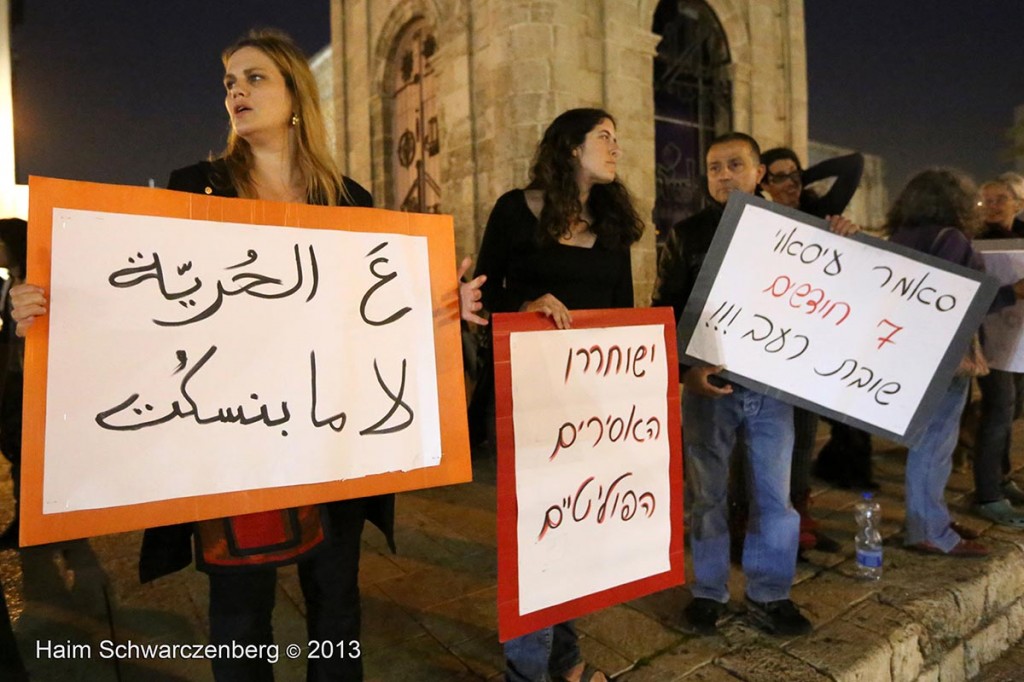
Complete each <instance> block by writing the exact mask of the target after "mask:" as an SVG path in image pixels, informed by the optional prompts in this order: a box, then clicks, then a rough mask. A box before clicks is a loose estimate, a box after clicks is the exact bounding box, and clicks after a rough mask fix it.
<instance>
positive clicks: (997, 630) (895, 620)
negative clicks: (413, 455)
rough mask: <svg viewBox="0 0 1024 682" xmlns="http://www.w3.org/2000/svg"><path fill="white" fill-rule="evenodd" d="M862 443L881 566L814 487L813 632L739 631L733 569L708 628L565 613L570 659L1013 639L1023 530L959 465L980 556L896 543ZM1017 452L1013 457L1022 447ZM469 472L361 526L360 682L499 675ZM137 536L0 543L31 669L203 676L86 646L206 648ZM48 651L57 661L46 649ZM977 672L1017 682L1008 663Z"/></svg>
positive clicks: (960, 489)
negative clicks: (573, 643)
mask: <svg viewBox="0 0 1024 682" xmlns="http://www.w3.org/2000/svg"><path fill="white" fill-rule="evenodd" d="M1021 431H1024V423H1020V422H1018V424H1017V425H1016V428H1015V442H1016V443H1018V444H1020V443H1021V442H1022V440H1021V438H1022V436H1024V433H1021ZM876 449H877V450H879V452H878V453H877V454H876V456H875V471H876V479H877V480H878V481H879V482H880V483H881V490H880V491H879V493H880V500H881V504H882V510H883V515H884V519H885V521H884V528H883V530H884V533H885V535H886V537H887V547H886V553H885V572H884V575H883V577H882V580H881V581H879V582H877V583H865V582H861V581H858V580H856V579H854V578H853V577H852V574H851V565H852V561H851V556H852V553H853V543H852V536H853V533H854V528H855V524H854V521H853V515H852V511H851V510H852V506H853V504H854V503H855V501H856V500H857V498H858V495H857V493H856V492H854V491H846V490H840V489H833V488H830V487H827V486H824V485H822V484H821V483H820V482H816V486H815V489H814V498H813V510H814V513H815V516H816V517H817V518H819V519H820V520H821V521H822V525H823V530H824V531H825V532H826V533H828V534H829V535H831V536H832V537H834V538H836V539H837V540H840V541H841V542H842V545H843V547H842V553H841V554H839V555H830V554H824V553H820V552H810V553H808V556H807V561H804V562H801V563H800V565H799V569H798V577H797V584H796V586H795V587H794V589H793V599H794V601H796V602H797V603H798V604H799V605H800V606H801V607H802V608H803V609H804V610H805V612H806V613H807V614H808V615H809V616H810V618H811V619H812V621H813V622H814V625H815V630H814V632H813V633H812V634H810V635H807V636H805V637H798V638H795V639H792V640H789V641H787V640H783V639H779V638H773V637H768V636H766V635H763V634H761V633H760V632H758V631H757V630H755V629H753V628H751V627H750V626H748V625H747V624H746V622H745V620H744V616H743V613H742V607H741V606H740V604H742V597H743V588H742V576H740V575H739V574H738V573H737V572H735V571H734V577H733V584H732V594H733V599H734V602H733V606H732V615H731V616H730V617H729V619H728V621H727V622H726V623H724V624H723V627H722V630H721V634H720V635H719V636H716V637H711V638H699V637H694V636H691V635H688V634H686V633H685V632H683V631H682V629H681V622H680V612H681V610H682V608H683V606H684V605H685V604H686V602H687V600H688V598H689V597H688V593H687V591H686V589H685V587H679V588H675V589H671V590H667V591H665V592H662V593H659V594H656V595H651V596H648V597H645V598H642V599H639V600H636V601H634V602H631V603H628V604H623V605H620V606H617V607H614V608H611V609H607V610H604V611H602V612H599V613H595V614H592V615H590V616H587V617H585V618H582V619H580V620H579V621H578V626H579V630H580V632H581V635H582V639H581V645H582V648H583V651H584V654H585V656H586V658H587V659H588V660H589V661H591V662H592V663H594V664H595V665H598V666H599V667H601V668H602V669H604V670H606V671H608V672H610V673H613V674H615V675H616V679H617V680H623V681H628V682H648V681H655V680H656V681H659V682H660V681H666V682H667V681H670V680H688V681H693V682H717V681H722V682H725V681H727V680H728V681H731V682H735V681H736V680H737V679H739V680H746V681H747V682H761V681H771V682H775V681H777V680H788V681H790V682H801V681H803V680H822V681H825V680H834V681H846V680H850V681H853V680H862V681H865V682H876V681H883V682H884V681H886V680H892V681H895V682H902V681H903V680H918V679H919V680H935V681H940V680H941V682H948V681H950V680H964V679H970V678H971V677H973V676H975V675H976V674H978V672H979V670H981V667H982V666H983V665H984V664H986V663H989V662H991V661H995V660H996V659H998V658H999V656H1000V655H1001V654H1002V653H1003V652H1004V651H1006V650H1007V649H1009V648H1010V647H1011V646H1012V645H1013V644H1014V643H1015V642H1018V641H1020V640H1021V638H1022V634H1024V596H1022V595H1024V561H1022V559H1024V533H1015V532H1012V531H1005V530H1001V529H998V528H994V527H991V525H990V524H989V523H988V522H985V521H982V520H980V519H976V518H974V517H972V516H970V514H969V512H968V509H969V505H970V499H969V496H968V493H969V491H970V489H971V487H972V486H971V477H970V474H969V473H954V475H953V477H952V479H951V481H950V485H949V489H948V499H949V501H950V505H951V508H952V509H953V510H954V513H955V515H956V517H957V518H958V520H960V521H961V522H963V523H965V524H967V525H969V526H971V527H973V528H976V529H977V530H982V531H984V537H983V539H984V541H985V542H986V543H987V544H989V545H990V546H991V547H992V548H993V550H994V551H993V554H992V556H991V557H989V558H988V559H985V560H969V559H953V558H946V557H938V556H921V555H917V554H913V553H911V552H908V551H906V550H904V549H902V548H901V547H900V546H899V537H898V534H899V530H900V526H901V523H902V520H903V509H902V497H903V485H902V477H903V462H904V452H903V451H902V450H900V449H898V448H895V447H891V446H888V445H887V444H884V443H883V444H877V443H876ZM1017 450H1018V452H1016V453H1015V466H1016V467H1018V468H1019V467H1020V466H1021V464H1022V461H1021V460H1022V458H1024V457H1022V456H1024V446H1020V445H1019V446H1018V447H1017ZM474 478H475V480H474V482H473V483H470V484H466V485H462V486H454V487H449V488H441V489H434V490H425V491H419V492H414V493H406V494H402V495H400V496H399V499H398V527H397V542H398V548H399V552H400V553H399V554H397V555H391V554H390V553H389V552H388V550H387V548H386V546H385V544H384V541H383V538H382V537H381V536H380V534H379V533H378V532H377V531H376V530H375V529H373V528H372V527H368V529H367V531H366V532H365V534H364V552H363V559H362V565H361V576H360V582H361V584H362V589H363V637H362V641H361V649H362V653H363V655H364V660H365V667H366V673H367V679H368V680H382V681H385V682H391V681H405V680H410V681H416V682H421V681H422V682H430V681H433V680H438V681H445V682H447V681H458V680H481V679H485V680H486V679H500V675H501V673H500V671H501V669H502V657H501V647H500V645H499V644H498V641H497V635H496V618H497V608H496V604H495V599H496V593H497V590H496V580H497V562H496V548H495V532H494V530H495V529H494V525H495V487H494V478H495V475H494V464H493V461H487V460H486V459H485V460H483V461H479V462H477V463H476V465H475V467H474ZM0 479H2V480H4V481H5V483H4V484H3V485H2V486H0V522H2V521H5V520H6V518H7V515H8V514H9V513H10V511H9V510H10V484H9V482H6V481H8V479H7V478H6V474H2V473H0ZM140 537H141V534H140V533H127V534H122V535H116V536H103V537H97V538H93V539H91V540H89V541H88V542H86V541H78V542H70V543H64V544H60V545H51V546H46V547H37V548H27V549H23V550H21V551H20V552H18V551H4V552H0V577H2V579H3V583H4V586H5V590H6V596H7V599H8V602H9V604H10V607H11V610H12V614H13V617H14V619H15V630H16V634H17V636H18V640H19V643H20V645H21V647H22V651H23V654H24V655H25V657H26V660H27V665H28V667H29V670H30V672H31V673H32V675H33V679H36V680H44V681H47V682H50V681H53V682H65V681H68V682H70V681H77V680H82V681H83V682H84V681H89V682H107V681H110V682H114V681H119V680H125V681H127V680H145V681H146V682H162V681H165V680H166V681H171V680H197V681H204V680H210V679H212V677H211V674H210V669H209V664H208V663H207V662H204V661H201V660H200V661H194V660H193V661H190V660H182V659H171V660H148V659H139V658H136V659H132V660H117V661H115V660H108V659H104V658H103V657H102V656H101V655H100V642H101V641H102V640H112V641H114V642H120V643H124V642H127V641H132V642H135V643H154V642H155V643H202V642H205V641H206V638H207V634H208V632H207V629H206V618H205V610H206V602H207V588H206V580H205V577H204V576H202V575H201V574H199V573H197V572H196V571H194V570H191V569H189V570H186V571H181V572H179V573H178V574H175V575H174V576H171V577H169V578H164V579H162V580H159V581H157V582H156V583H155V584H150V585H145V586H142V585H139V584H138V580H137V578H136V559H137V552H138V546H139V540H140ZM302 604H303V602H302V597H301V593H300V590H299V585H298V578H297V576H296V573H295V570H294V568H292V569H287V570H282V571H281V578H280V580H279V588H278V605H277V609H276V611H275V623H274V626H275V633H276V639H277V642H278V643H280V644H281V646H282V652H283V647H284V645H285V644H286V643H292V642H299V643H301V642H304V641H305V632H304V622H303V618H302V612H303V605H302ZM48 644H49V645H50V646H51V649H50V650H51V652H53V654H56V653H63V654H65V655H66V657H64V658H58V657H56V656H55V655H53V654H51V655H49V656H47V655H46V653H45V646H46V645H48ZM81 644H88V645H91V647H92V650H91V653H92V655H91V656H85V655H84V653H82V652H83V651H84V649H83V648H81V647H79V648H78V649H73V648H72V646H71V645H81ZM56 645H61V647H58V646H56ZM41 647H42V648H41ZM1018 649H1019V647H1018ZM37 653H38V654H39V655H37ZM74 653H77V654H78V656H77V657H75V658H70V657H69V656H70V655H72V654H74ZM1018 660H1019V659H1018ZM1010 665H1011V667H1012V663H1011V664H1010ZM303 667H304V666H303V664H302V662H301V661H292V660H288V659H287V658H286V657H285V656H284V655H283V653H282V655H281V660H280V661H279V662H278V663H277V664H276V665H275V671H276V673H277V679H278V680H279V682H280V681H284V682H287V681H289V680H301V679H304V675H303V672H302V671H303ZM1004 673H1005V671H1004V672H1003V673H997V674H1004ZM1007 674H1008V673H1007ZM993 679H1003V680H1010V679H1024V673H1022V674H1021V676H1020V677H1001V678H993Z"/></svg>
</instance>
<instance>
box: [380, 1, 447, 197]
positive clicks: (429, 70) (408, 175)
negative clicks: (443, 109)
mask: <svg viewBox="0 0 1024 682" xmlns="http://www.w3.org/2000/svg"><path fill="white" fill-rule="evenodd" d="M436 53H437V39H436V37H435V36H434V32H433V30H432V29H431V28H430V26H429V24H428V23H427V22H426V20H424V19H417V20H414V21H413V22H412V23H411V24H409V26H407V27H406V29H405V30H404V31H402V34H401V35H400V36H399V38H398V40H397V47H396V48H395V50H394V51H393V52H392V57H391V63H390V64H389V65H388V69H387V72H386V73H388V74H389V77H388V78H387V79H386V81H385V93H384V95H385V98H387V99H389V100H390V106H389V107H388V119H389V120H388V128H387V130H388V131H389V135H388V138H387V142H388V143H389V144H387V150H386V151H387V156H388V161H387V166H388V183H389V185H390V186H389V188H388V197H389V201H388V204H389V206H388V207H389V208H394V209H398V210H400V211H415V212H418V213H440V211H441V187H440V184H439V176H440V171H441V156H440V151H441V148H440V134H439V131H438V122H437V75H436V72H435V69H434V62H433V58H434V55H435V54H436Z"/></svg>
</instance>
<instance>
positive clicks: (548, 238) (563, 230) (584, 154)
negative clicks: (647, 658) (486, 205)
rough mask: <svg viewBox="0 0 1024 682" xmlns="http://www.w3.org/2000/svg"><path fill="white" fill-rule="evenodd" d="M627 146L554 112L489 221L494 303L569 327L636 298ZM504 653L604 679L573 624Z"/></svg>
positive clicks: (595, 112) (578, 114)
mask: <svg viewBox="0 0 1024 682" xmlns="http://www.w3.org/2000/svg"><path fill="white" fill-rule="evenodd" d="M621 154H622V150H621V149H620V148H619V144H618V140H617V139H616V136H615V119H613V118H612V116H611V114H609V113H607V112H606V111H602V110H601V109H571V110H569V111H566V112H565V113H563V114H561V115H560V116H558V117H557V118H556V119H555V120H554V121H552V123H551V125H550V126H548V129H547V130H546V131H545V132H544V137H543V139H542V140H541V142H540V145H539V146H538V148H537V153H536V156H535V157H534V163H533V168H532V169H531V171H530V176H531V181H530V184H529V185H528V186H527V187H526V188H525V189H514V190H512V191H510V192H508V193H506V194H504V195H502V196H501V198H499V199H498V201H497V203H496V204H495V205H494V210H492V211H491V216H490V218H489V219H488V221H487V228H486V230H485V231H484V236H483V242H482V243H481V245H480V256H479V261H478V265H477V270H476V274H477V275H478V276H480V275H486V276H487V279H486V282H485V283H484V285H483V287H482V293H483V304H484V308H485V309H486V310H487V311H489V312H492V313H495V312H517V311H524V312H531V311H532V312H540V313H543V314H544V315H546V316H548V317H549V318H551V321H552V322H553V323H554V324H555V326H557V327H558V328H559V329H568V328H569V327H571V326H572V311H573V310H580V309H594V308H631V307H632V306H633V275H632V269H631V266H630V257H629V247H630V246H631V245H632V244H633V243H634V242H636V241H637V240H638V239H639V238H640V236H641V234H643V229H644V225H643V221H642V220H640V216H639V215H637V212H636V209H634V208H633V204H632V201H631V199H630V196H629V192H628V191H627V190H626V188H625V187H624V186H623V185H622V183H620V182H619V181H618V180H617V179H616V171H617V167H618V161H619V157H620V156H621ZM505 661H506V675H507V679H508V680H510V681H512V682H526V681H529V682H534V681H540V680H547V679H549V674H550V675H554V676H556V678H561V679H564V680H570V681H572V682H576V680H583V682H588V681H590V680H593V681H594V682H600V681H601V680H605V679H606V678H605V676H604V675H603V674H602V673H600V672H598V671H596V670H595V669H594V668H592V667H590V666H589V665H586V664H584V663H583V660H582V658H581V656H580V651H579V646H578V645H577V635H576V631H575V629H574V628H573V625H572V623H561V624H559V625H556V626H554V627H552V628H545V629H544V630H540V631H538V632H533V633H530V634H528V635H525V636H523V637H519V638H516V639H513V640H511V641H509V642H506V643H505Z"/></svg>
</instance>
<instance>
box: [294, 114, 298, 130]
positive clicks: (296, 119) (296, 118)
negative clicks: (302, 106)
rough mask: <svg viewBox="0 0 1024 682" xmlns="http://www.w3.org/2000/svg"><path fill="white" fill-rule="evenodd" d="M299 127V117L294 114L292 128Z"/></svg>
mask: <svg viewBox="0 0 1024 682" xmlns="http://www.w3.org/2000/svg"><path fill="white" fill-rule="evenodd" d="M297 125H299V115H298V114H292V128H294V127H295V126H297Z"/></svg>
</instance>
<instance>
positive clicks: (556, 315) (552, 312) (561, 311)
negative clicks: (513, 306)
mask: <svg viewBox="0 0 1024 682" xmlns="http://www.w3.org/2000/svg"><path fill="white" fill-rule="evenodd" d="M519 311H520V312H524V313H544V314H545V315H547V316H548V317H550V318H551V321H552V322H554V323H555V326H556V327H558V328H559V329H568V328H569V327H571V326H572V315H570V314H569V309H568V308H566V307H565V306H564V305H563V304H562V302H561V301H559V300H558V299H557V298H555V297H554V296H552V295H551V294H544V295H543V296H541V297H540V298H538V299H536V300H533V301H527V302H526V303H524V304H523V305H522V307H521V308H519Z"/></svg>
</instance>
